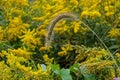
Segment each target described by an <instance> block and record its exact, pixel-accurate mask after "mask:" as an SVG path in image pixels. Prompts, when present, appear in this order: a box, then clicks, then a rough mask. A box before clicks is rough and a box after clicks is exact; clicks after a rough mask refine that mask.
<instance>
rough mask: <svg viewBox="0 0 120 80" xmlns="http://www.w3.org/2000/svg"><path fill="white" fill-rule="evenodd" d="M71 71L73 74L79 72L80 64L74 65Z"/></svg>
mask: <svg viewBox="0 0 120 80" xmlns="http://www.w3.org/2000/svg"><path fill="white" fill-rule="evenodd" d="M70 71H72V72H75V71H79V64H78V63H76V64H74V65H72V66H71V67H70Z"/></svg>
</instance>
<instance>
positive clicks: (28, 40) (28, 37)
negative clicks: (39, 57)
mask: <svg viewBox="0 0 120 80" xmlns="http://www.w3.org/2000/svg"><path fill="white" fill-rule="evenodd" d="M24 33H25V35H22V36H20V38H21V41H22V42H23V44H26V45H27V47H28V48H30V49H32V50H34V49H35V48H36V47H37V46H39V45H40V38H36V37H35V36H36V33H35V30H32V31H30V30H28V31H26V32H24Z"/></svg>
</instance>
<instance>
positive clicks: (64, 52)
mask: <svg viewBox="0 0 120 80" xmlns="http://www.w3.org/2000/svg"><path fill="white" fill-rule="evenodd" d="M58 55H59V56H65V55H67V51H60V52H58Z"/></svg>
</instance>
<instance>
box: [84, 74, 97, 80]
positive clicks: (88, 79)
mask: <svg viewBox="0 0 120 80" xmlns="http://www.w3.org/2000/svg"><path fill="white" fill-rule="evenodd" d="M83 76H84V78H85V80H96V79H95V75H93V74H84V75H83Z"/></svg>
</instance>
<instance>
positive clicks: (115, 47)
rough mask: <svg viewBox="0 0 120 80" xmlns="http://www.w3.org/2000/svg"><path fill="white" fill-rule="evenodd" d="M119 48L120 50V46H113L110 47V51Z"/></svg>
mask: <svg viewBox="0 0 120 80" xmlns="http://www.w3.org/2000/svg"><path fill="white" fill-rule="evenodd" d="M117 48H120V45H112V46H110V47H109V49H117Z"/></svg>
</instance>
